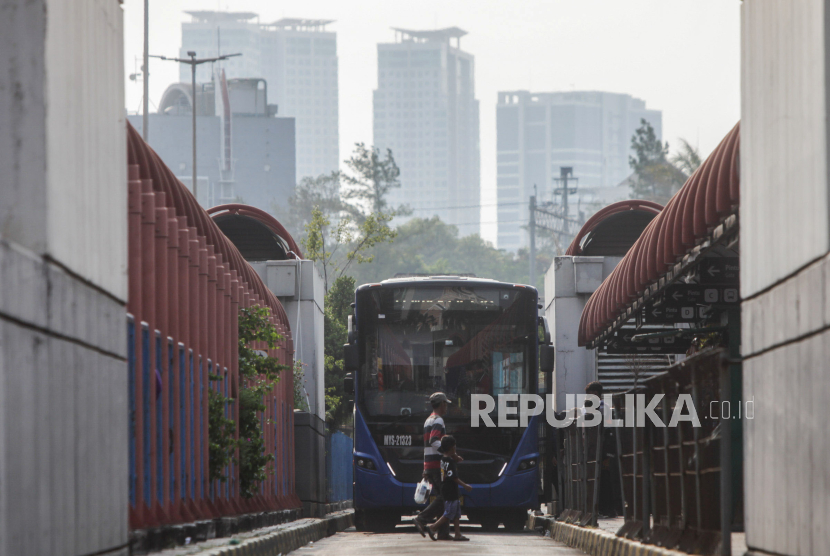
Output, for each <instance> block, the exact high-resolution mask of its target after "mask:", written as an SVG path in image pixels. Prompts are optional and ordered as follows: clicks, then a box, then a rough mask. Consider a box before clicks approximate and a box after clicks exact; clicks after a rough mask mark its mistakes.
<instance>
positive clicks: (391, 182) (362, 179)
mask: <svg viewBox="0 0 830 556" xmlns="http://www.w3.org/2000/svg"><path fill="white" fill-rule="evenodd" d="M345 163H346V167H347V168H348V169H349V170H350V173H345V172H343V173H341V174H340V179H341V180H342V183H343V184H345V185H347V186H348V187H347V188H344V191H343V198H344V199H346V200H347V201H351V203H350V206H351V211H350V212H351V213H352V215H353V216H355V217H356V218H357V219H358V221H362V220H363V219H364V218H366V217H367V216H368V215H371V214H373V213H374V214H381V213H386V212H388V213H390V214H392V215H395V214H408V212H409V209H408V208H406V207H403V206H401V207H397V208H393V209H391V210H389V209H388V203H387V201H386V195H387V194H388V193H389V192H390V191H391V190H393V189H396V188H399V187H400V186H401V182H400V180H399V179H398V178H399V177H400V175H401V171H400V169H399V168H398V165H397V164H396V163H395V157H394V156H393V155H392V151H391V150H390V149H386V156H385V157H381V154H380V151H379V150H378V149H377V148H375V147H371V148H369V147H367V146H366V145H365V144H364V143H356V144H355V148H354V153H353V154H352V156H351V158H349V159H348V160H346V161H345Z"/></svg>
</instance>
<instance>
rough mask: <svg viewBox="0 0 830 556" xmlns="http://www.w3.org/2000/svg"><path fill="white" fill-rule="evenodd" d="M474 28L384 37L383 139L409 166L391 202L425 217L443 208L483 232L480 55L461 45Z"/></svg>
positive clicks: (377, 115) (378, 95)
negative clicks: (477, 61)
mask: <svg viewBox="0 0 830 556" xmlns="http://www.w3.org/2000/svg"><path fill="white" fill-rule="evenodd" d="M466 34H467V33H466V32H465V31H463V30H461V29H459V28H457V27H451V28H448V29H440V30H435V31H412V30H408V29H395V42H394V43H384V44H378V88H377V90H376V91H375V92H374V142H375V146H376V147H378V148H380V149H381V151H385V149H387V148H389V149H392V154H393V155H394V156H395V160H396V162H397V163H398V166H399V168H400V170H401V178H400V179H401V187H400V189H395V190H393V191H392V192H391V193H390V194H389V202H390V204H391V205H393V206H396V205H401V204H405V205H409V207H410V208H411V209H412V210H413V212H412V216H415V217H419V218H429V217H432V216H436V215H437V216H439V217H440V218H441V220H443V221H444V222H447V223H450V224H454V225H456V226H458V228H459V232H460V234H461V235H468V234H473V233H478V231H479V208H478V205H479V203H480V201H479V200H480V196H481V194H480V175H479V174H480V169H479V138H478V130H479V119H478V101H477V100H476V98H475V87H474V85H475V69H474V62H475V60H474V57H473V55H472V54H469V53H467V52H464V51H462V50H461V37H462V36H464V35H466ZM452 39H455V41H454V43H453V41H452ZM461 207H469V208H461Z"/></svg>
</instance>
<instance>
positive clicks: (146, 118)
mask: <svg viewBox="0 0 830 556" xmlns="http://www.w3.org/2000/svg"><path fill="white" fill-rule="evenodd" d="M149 10H150V0H144V67H143V68H142V69H143V70H144V115H143V117H142V120H141V136H142V137H143V138H144V142H145V143H146V142H147V141H149V140H150V107H149V103H150V11H149Z"/></svg>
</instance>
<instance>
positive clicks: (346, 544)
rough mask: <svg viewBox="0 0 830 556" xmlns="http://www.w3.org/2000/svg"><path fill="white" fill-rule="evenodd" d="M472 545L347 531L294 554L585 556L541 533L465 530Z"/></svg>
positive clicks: (404, 529) (411, 533)
mask: <svg viewBox="0 0 830 556" xmlns="http://www.w3.org/2000/svg"><path fill="white" fill-rule="evenodd" d="M461 530H462V533H463V534H464V536H466V537H469V538H470V541H469V542H449V541H437V542H433V541H431V540H429V537H427V538H426V539H424V538H422V537H421V535H420V534H418V532H417V531H416V530H415V528H414V527H411V526H409V525H406V526H404V525H399V526H398V528H397V529H396V530H395V532H394V533H359V532H357V531H355V529H354V528H350V529H347V530H345V531H343V532H342V533H338V534H336V535H334V536H332V537H328V538H326V539H321V540H319V541H317V542H315V543H313V544H308V545H306V546H304V547H302V548H300V549H298V550H295V551H294V552H292V553H291V554H292V555H297V556H335V555H336V556H374V555H377V556H381V555H382V556H388V555H390V554H392V555H394V556H410V555H411V556H424V555H425V554H427V551H430V552H432V553H433V554H437V553H438V552H434V551H439V552H440V553H441V554H475V555H476V556H485V555H490V554H492V555H502V556H505V555H506V556H519V555H521V556H537V555H538V556H542V555H544V556H578V555H582V556H584V553H583V552H582V551H581V550H576V549H574V548H569V547H567V546H565V545H563V544H560V543H558V542H556V541H553V540H551V539H550V538H546V537H543V536H541V535H540V534H539V533H537V532H531V531H525V532H523V533H507V532H504V530H503V529H501V530H500V532H498V533H485V532H483V531H482V530H481V529H480V528H479V527H477V526H474V525H469V526H464V525H463V524H462V527H461Z"/></svg>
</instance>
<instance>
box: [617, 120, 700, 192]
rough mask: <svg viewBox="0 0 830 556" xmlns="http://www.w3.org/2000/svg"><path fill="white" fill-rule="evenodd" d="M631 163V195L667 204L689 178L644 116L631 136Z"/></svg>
mask: <svg viewBox="0 0 830 556" xmlns="http://www.w3.org/2000/svg"><path fill="white" fill-rule="evenodd" d="M631 149H632V150H633V151H634V153H635V156H629V158H628V163H629V165H630V166H631V169H632V170H634V175H633V176H632V182H631V196H632V197H634V198H636V199H648V200H651V201H655V202H658V203H660V204H662V205H665V204H666V203H667V202H668V200H669V199H671V197H672V195H674V194H675V193H676V192H677V190H678V189H680V187H681V186H682V185H683V183H684V182H685V181H686V176H685V175H684V174H683V172H681V171H680V170H678V169H677V168H675V167H674V166H673V165H672V164H671V163H670V162H669V161H668V159H667V155H668V153H669V144H668V143H661V142H660V140H659V139H657V135H656V134H655V132H654V128H653V127H652V126H651V124H650V123H648V122H647V121H646V120H645V119H641V120H640V127H639V128H638V129H637V131H636V132H634V135H633V136H632V137H631Z"/></svg>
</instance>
